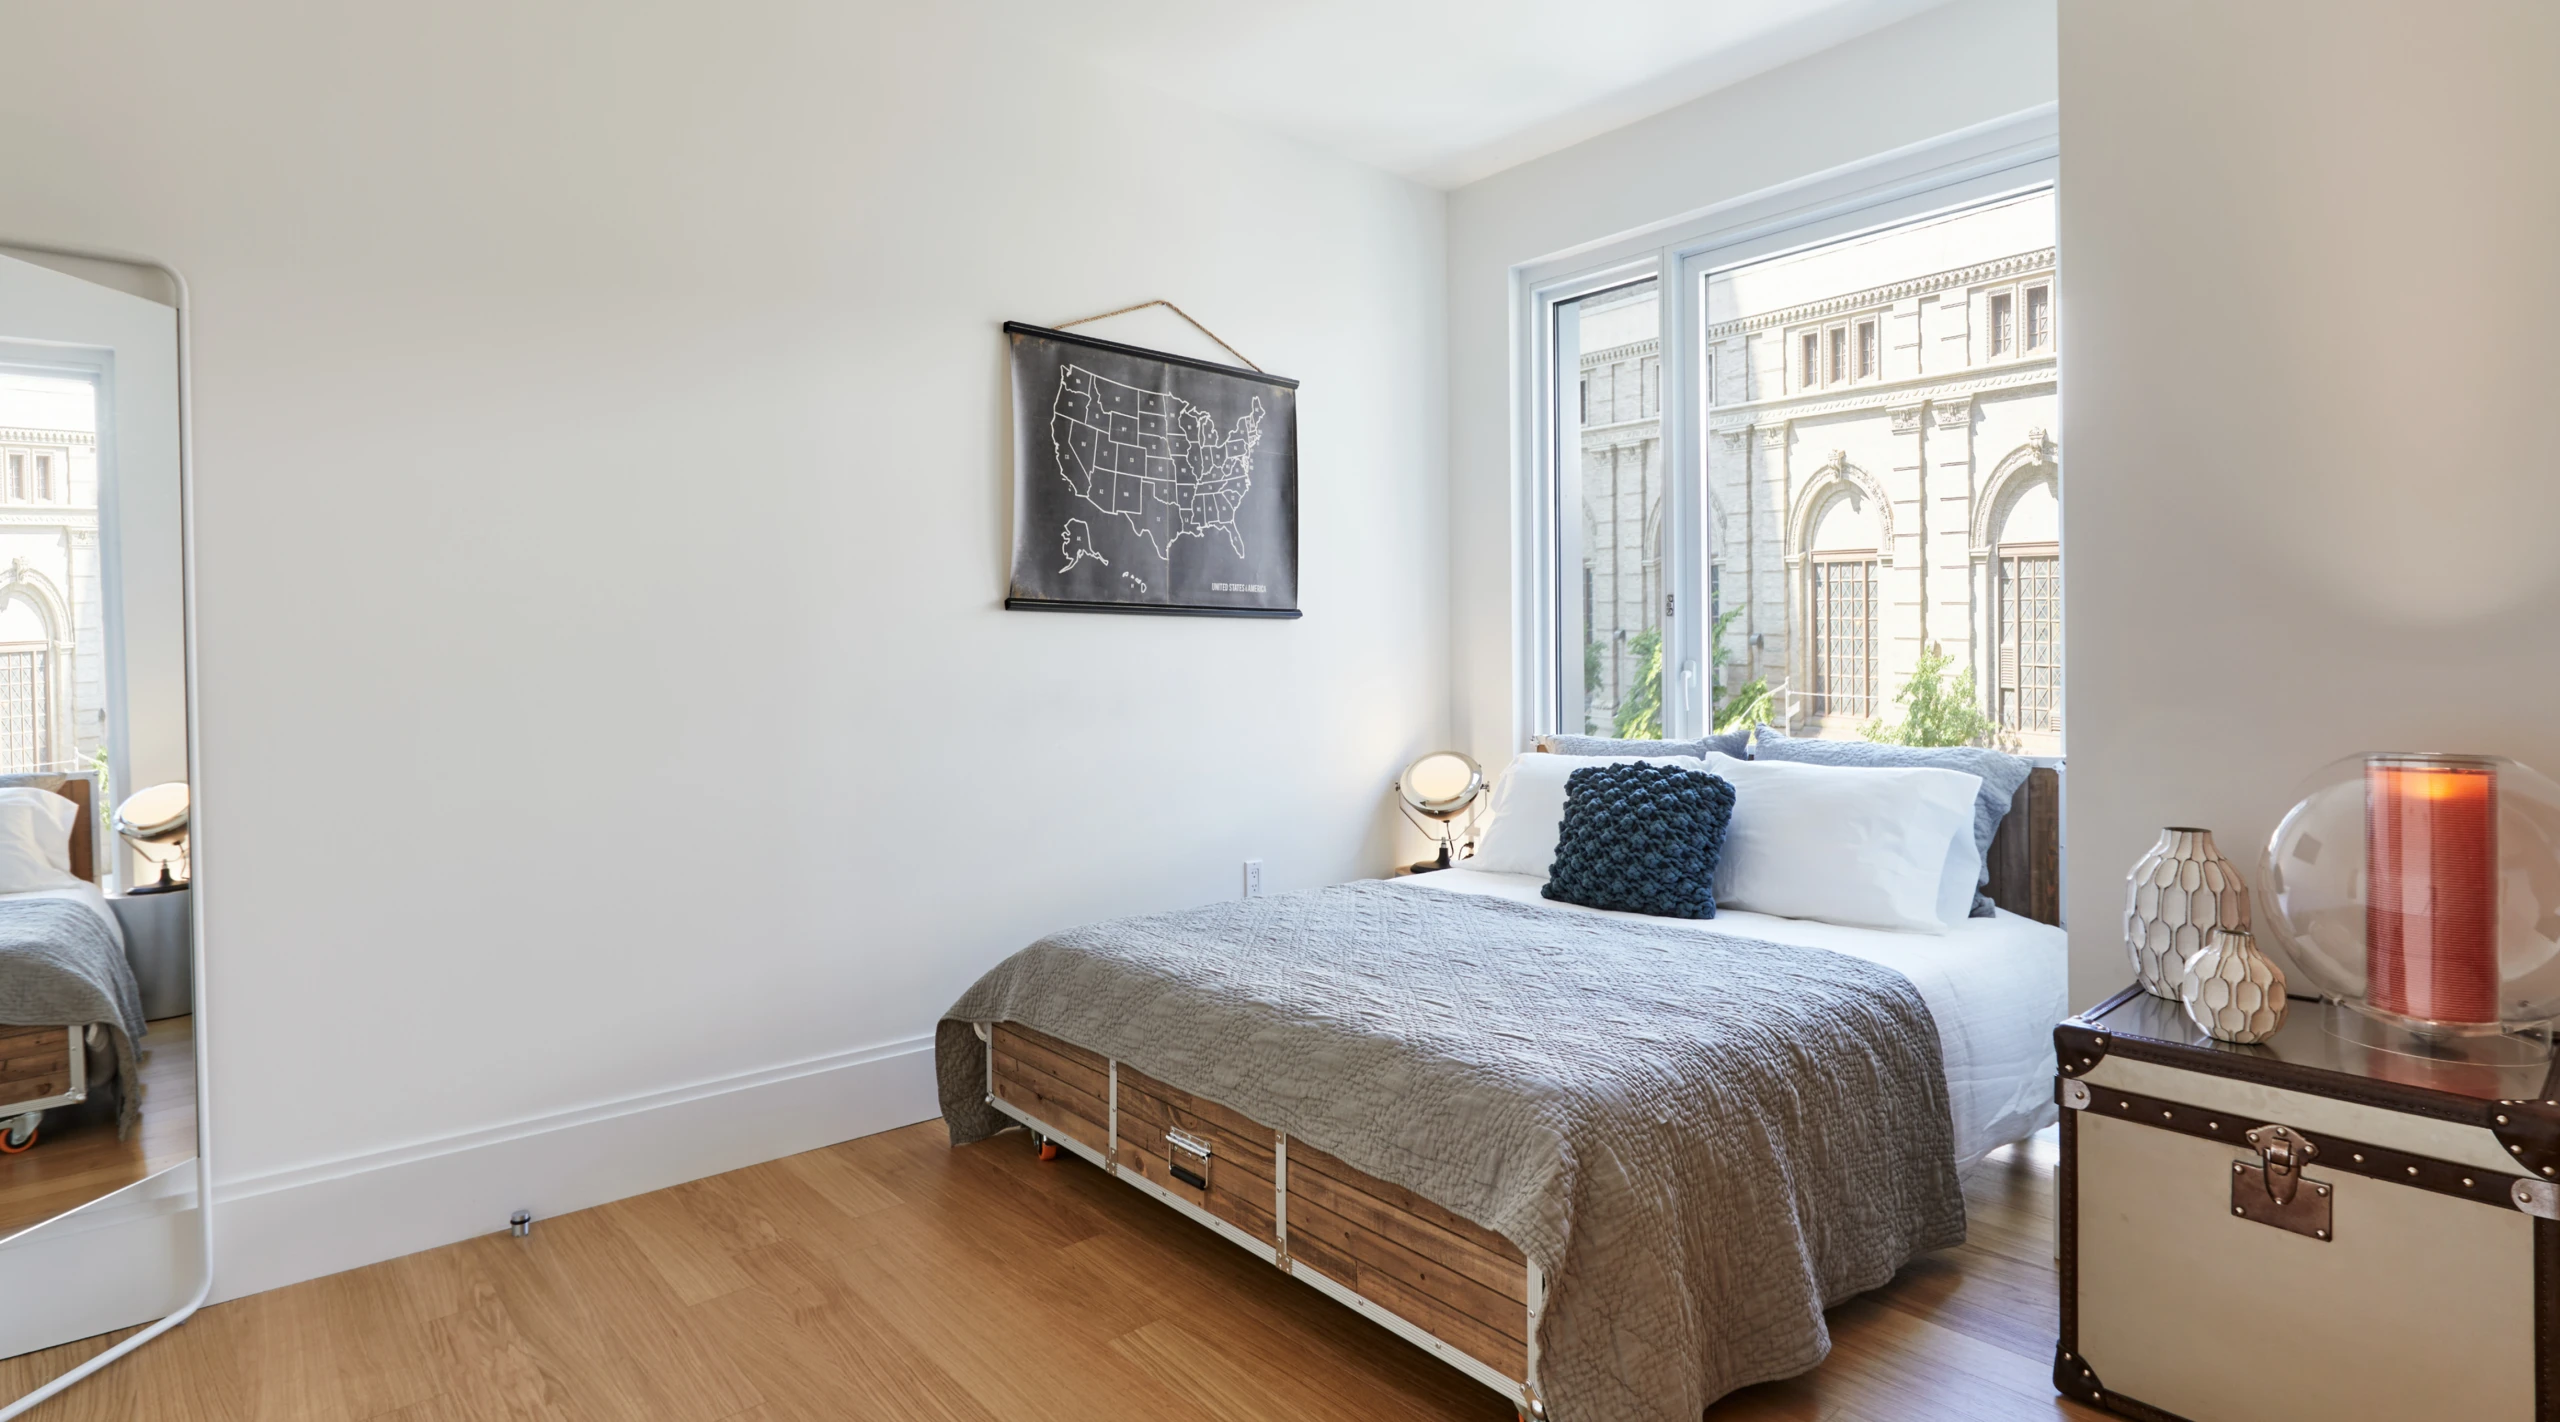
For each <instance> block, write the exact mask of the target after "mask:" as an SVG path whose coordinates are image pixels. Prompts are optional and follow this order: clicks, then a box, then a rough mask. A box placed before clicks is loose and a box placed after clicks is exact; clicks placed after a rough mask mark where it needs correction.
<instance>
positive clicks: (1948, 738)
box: [1861, 642, 1999, 746]
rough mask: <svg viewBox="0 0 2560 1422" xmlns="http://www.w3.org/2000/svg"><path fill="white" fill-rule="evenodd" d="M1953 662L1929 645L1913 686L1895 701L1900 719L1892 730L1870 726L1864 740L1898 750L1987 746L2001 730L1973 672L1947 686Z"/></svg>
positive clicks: (1906, 685) (1879, 721) (1879, 722)
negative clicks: (1984, 704)
mask: <svg viewBox="0 0 2560 1422" xmlns="http://www.w3.org/2000/svg"><path fill="white" fill-rule="evenodd" d="M1954 662H1955V658H1954V657H1952V656H1949V655H1948V654H1947V652H1946V650H1945V649H1944V648H1941V647H1940V646H1938V644H1937V643H1935V642H1932V643H1930V644H1929V646H1928V647H1927V648H1926V649H1925V650H1923V651H1922V652H1921V653H1920V665H1919V666H1917V667H1915V668H1913V669H1912V672H1911V680H1909V681H1908V682H1905V683H1903V687H1902V690H1901V691H1900V692H1899V693H1898V694H1896V695H1895V697H1894V698H1893V702H1894V704H1895V705H1896V706H1899V707H1901V708H1903V710H1902V719H1901V720H1900V721H1899V722H1897V723H1895V724H1893V725H1890V726H1888V725H1886V724H1885V723H1884V721H1883V719H1882V718H1878V719H1876V720H1873V721H1869V722H1868V723H1867V724H1866V726H1865V727H1864V728H1863V730H1862V732H1861V734H1863V735H1865V736H1866V738H1867V739H1868V740H1871V741H1882V742H1884V743H1885V744H1886V745H1895V746H1978V745H1987V744H1989V743H1990V741H1991V738H1992V736H1993V734H1994V733H1995V732H1996V731H1998V729H1999V727H1997V726H1995V725H1994V724H1992V720H1991V718H1990V717H1989V716H1986V715H1984V714H1983V712H1982V706H1981V699H1982V697H1981V692H1980V691H1979V690H1978V689H1977V688H1976V687H1975V686H1974V684H1973V668H1971V667H1967V668H1965V669H1964V671H1963V672H1962V673H1961V674H1959V675H1958V676H1957V677H1956V679H1955V680H1954V681H1953V682H1949V681H1948V680H1947V676H1946V671H1947V668H1948V667H1949V666H1951V665H1953V664H1954Z"/></svg>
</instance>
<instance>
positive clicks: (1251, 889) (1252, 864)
mask: <svg viewBox="0 0 2560 1422" xmlns="http://www.w3.org/2000/svg"><path fill="white" fill-rule="evenodd" d="M1244 896H1245V897H1246V898H1248V899H1258V898H1261V897H1262V861H1261V860H1259V859H1248V860H1246V861H1245V862H1244Z"/></svg>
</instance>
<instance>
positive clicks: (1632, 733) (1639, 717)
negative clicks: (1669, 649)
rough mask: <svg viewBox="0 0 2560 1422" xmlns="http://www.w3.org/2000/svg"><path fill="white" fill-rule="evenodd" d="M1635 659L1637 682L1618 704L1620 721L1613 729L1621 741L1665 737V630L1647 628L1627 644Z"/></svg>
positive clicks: (1656, 739) (1651, 739)
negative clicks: (1663, 636) (1663, 735)
mask: <svg viewBox="0 0 2560 1422" xmlns="http://www.w3.org/2000/svg"><path fill="white" fill-rule="evenodd" d="M1627 650H1628V651H1629V652H1630V653H1632V654H1633V655H1634V656H1635V659H1636V684H1635V685H1634V686H1632V687H1630V688H1628V690H1627V696H1626V699H1625V700H1623V701H1621V702H1619V703H1618V722H1617V727H1616V729H1614V730H1612V731H1611V732H1610V734H1611V735H1613V736H1616V737H1617V738H1618V739H1620V740H1622V741H1658V740H1660V739H1662V629H1661V628H1659V627H1648V628H1646V629H1644V630H1643V631H1641V632H1639V633H1637V634H1636V635H1635V638H1634V640H1632V641H1630V642H1628V643H1627Z"/></svg>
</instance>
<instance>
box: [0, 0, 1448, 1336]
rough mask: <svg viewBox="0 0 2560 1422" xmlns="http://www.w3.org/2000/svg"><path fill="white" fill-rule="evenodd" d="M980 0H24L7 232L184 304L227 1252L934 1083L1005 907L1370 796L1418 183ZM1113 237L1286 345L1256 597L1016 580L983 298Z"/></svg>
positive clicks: (1425, 692) (573, 1198)
mask: <svg viewBox="0 0 2560 1422" xmlns="http://www.w3.org/2000/svg"><path fill="white" fill-rule="evenodd" d="M964 8H965V7H944V9H945V11H946V13H944V14H941V15H935V14H932V13H929V12H928V11H927V9H926V8H925V7H912V6H889V5H884V4H835V3H823V0H769V3H759V4H750V5H743V6H729V7H719V8H709V9H706V8H702V7H628V6H614V5H602V4H578V3H572V2H571V0H545V2H544V3H538V4H534V5H522V4H502V3H496V2H495V0H475V3H467V4H463V5H458V6H427V7H408V8H405V9H401V8H386V7H320V8H316V9H315V8H313V7H309V6H303V5H293V4H286V3H282V0H241V3H235V4H230V5H225V6H222V7H219V8H218V9H205V8H189V7H183V6H178V7H172V6H146V5H139V4H125V3H112V2H111V3H103V4H96V5H82V6H60V7H53V8H50V9H41V10H32V11H27V12H25V13H23V14H18V15H15V16H13V17H12V19H11V22H10V28H11V48H12V51H13V53H16V54H19V55H21V56H24V55H31V54H32V55H40V56H42V57H43V62H41V63H21V64H18V65H14V66H13V68H12V76H13V77H12V79H11V81H10V82H9V83H8V84H7V85H5V86H0V123H5V125H6V129H7V131H8V133H9V134H10V139H9V141H8V143H6V144H5V145H0V191H5V192H6V193H8V194H9V202H8V211H7V214H6V218H5V225H6V227H7V229H8V230H7V231H5V232H0V239H5V238H12V237H14V238H16V239H19V240H28V241H38V242H51V243H64V244H86V245H96V246H103V247H110V248H114V249H119V250H125V251H134V252H142V253H148V254H152V255H154V256H158V257H161V258H163V259H166V260H168V261H170V262H172V263H174V264H176V265H178V266H179V267H180V268H182V269H183V270H185V271H186V272H187V274H188V276H189V277H190V279H191V281H192V282H193V285H194V291H195V295H196V299H197V302H198V320H197V324H196V327H195V366H196V374H197V387H196V397H197V405H196V433H197V437H198V442H199V464H198V477H199V484H198V495H199V502H198V508H197V518H198V529H199V540H200V543H199V550H198V551H199V555H200V566H199V590H200V629H201V645H200V656H201V668H202V686H201V703H202V714H203V727H202V730H203V752H204V755H203V765H202V768H201V776H200V785H199V789H200V797H201V798H200V804H201V806H202V817H203V818H202V824H203V861H202V862H203V872H204V875H205V884H206V895H205V898H204V905H205V908H206V911H207V915H208V920H209V935H210V939H209V951H210V953H211V956H212V962H213V969H212V980H211V982H210V984H209V992H208V994H207V996H208V999H209V1003H210V1007H211V1011H212V1014H213V1016H212V1021H211V1024H210V1036H211V1041H212V1051H213V1059H214V1067H215V1070H216V1073H217V1076H216V1081H215V1087H214V1092H213V1112H214V1122H215V1125H216V1128H217V1130H218V1132H219V1137H220V1156H219V1158H220V1166H221V1176H222V1179H223V1180H224V1182H225V1185H224V1189H223V1194H222V1198H224V1199H225V1200H226V1201H229V1202H230V1203H229V1204H228V1205H227V1206H226V1213H225V1219H226V1223H225V1224H224V1227H223V1236H224V1238H223V1245H222V1249H223V1256H222V1257H223V1260H224V1262H223V1264H222V1282H221V1291H222V1292H223V1293H226V1294H229V1293H237V1292H240V1291H243V1290H245V1289H249V1288H255V1287H264V1286H267V1285H271V1284H274V1283H278V1282H282V1281H284V1280H286V1279H289V1278H292V1277H298V1276H302V1275H307V1274H311V1273H318V1272H325V1271H327V1270H330V1269H335V1268H341V1267H345V1266H347V1265H351V1264H355V1263H359V1262H363V1261H364V1260H366V1259H370V1258H376V1257H383V1256H386V1255H388V1254H392V1253H397V1252H401V1251H403V1250H406V1249H413V1248H417V1247H421V1246H424V1245H428V1244H433V1243H437V1242H440V1241H441V1240H443V1239H450V1238H454V1237H458V1236H459V1235H461V1234H465V1233H472V1232H479V1231H484V1230H488V1229H494V1228H498V1227H501V1226H502V1225H503V1222H504V1219H505V1214H506V1211H507V1210H508V1209H509V1208H511V1207H513V1206H515V1205H520V1204H521V1205H530V1206H532V1207H534V1208H535V1209H536V1210H537V1211H541V1212H550V1211H556V1210H559V1209H565V1208H571V1207H574V1206H577V1205H582V1204H587V1203H592V1202H594V1201H596V1200H601V1199H605V1198H610V1197H612V1196H614V1195H618V1194H623V1193H628V1192H630V1191H633V1190H638V1189H644V1188H650V1187H652V1186H655V1185H658V1184H663V1183H667V1182H668V1181H671V1180H675V1179H682V1178H685V1177H686V1176H689V1175H694V1174H700V1173H704V1172H706V1171H708V1170H714V1169H719V1168H724V1167H725V1166H728V1165H734V1164H740V1163H744V1162H746V1161H749V1160H754V1159H758V1158H762V1157H765V1156H770V1155H773V1154H778V1153H781V1152H783V1151H787V1150H795V1149H802V1148H805V1147H807V1146H810V1145H815V1144H818V1143H820V1142H822V1141H824V1140H828V1139H834V1138H838V1137H840V1136H842V1135H845V1134H850V1133H852V1132H854V1131H857V1130H863V1129H874V1128H878V1127H881V1126H886V1125H890V1124H894V1123H897V1122H902V1121H912V1120H916V1119H919V1118H921V1117H923V1116H925V1115H927V1114H929V1112H930V1111H931V1109H932V1107H931V1103H930V1100H929V1095H928V1080H929V1078H928V1073H927V1071H926V1070H925V1063H926V1058H925V1056H924V1054H923V1052H922V1047H921V1044H922V1041H923V1038H924V1035H925V1034H927V1033H928V1032H929V1031H930V1029H931V1027H932V1024H933V1021H934V1018H935V1015H936V1014H937V1013H938V1011H939V1010H940V1009H941V1008H942V1007H944V1006H945V1005H946V1004H947V1003H948V1002H949V1001H950V1000H951V999H952V998H953V997H954V996H956V995H957V994H958V993H959V991H960V990H961V988H962V987H964V986H965V985H966V984H967V983H968V981H969V980H970V979H971V978H972V977H973V976H975V975H976V974H977V973H978V972H979V971H981V970H982V969H984V968H985V967H986V966H988V965H989V964H991V963H993V962H994V961H995V960H996V959H998V958H999V957H1001V956H1002V955H1004V954H1005V953H1008V952H1010V951H1012V950H1013V949H1015V948H1017V947H1019V946H1021V945H1022V944H1024V943H1025V942H1027V941H1029V940H1030V939H1032V938H1033V937H1035V936H1037V935H1039V934H1040V933H1042V932H1044V931H1047V930H1050V929H1053V928H1058V927H1062V926H1065V925H1067V924H1071V923H1074V922H1078V921H1082V920H1089V919H1092V918H1096V917H1100V916H1104V915H1109V914H1119V913H1131V912H1138V911H1145V910H1154V909H1161V908H1167V907H1172V906H1176V905H1183V904H1190V903H1196V902H1200V901H1204V900H1209V899H1215V898H1220V897H1225V896H1230V895H1232V894H1234V893H1235V892H1236V891H1237V886H1238V874H1239V871H1238V863H1239V861H1240V860H1242V859H1243V858H1245V857H1247V856H1257V857H1260V858H1262V859H1263V860H1264V861H1265V863H1266V865H1267V872H1268V874H1269V877H1270V881H1271V883H1272V885H1273V886H1274V888H1275V889H1288V888H1294V887H1298V886H1303V885H1312V884H1318V883H1324V882H1328V881H1333V880H1339V879H1343V878H1347V877H1353V876H1357V875H1361V874H1374V873H1377V872H1381V871H1382V870H1384V869H1385V868H1386V866H1387V865H1388V863H1389V862H1390V860H1391V857H1392V855H1393V854H1394V853H1395V852H1399V851H1403V850H1406V849H1408V848H1409V847H1410V846H1409V843H1408V842H1407V841H1405V840H1403V839H1401V838H1400V837H1399V831H1398V828H1397V821H1396V820H1395V818H1394V816H1393V815H1392V813H1391V811H1390V809H1389V807H1388V804H1387V799H1386V794H1387V785H1388V781H1389V779H1390V777H1391V776H1392V775H1393V774H1394V772H1395V770H1396V769H1397V767H1398V766H1400V765H1401V764H1402V763H1403V762H1404V760H1405V759H1406V758H1408V757H1409V756H1410V755H1412V754H1414V753H1416V752H1417V751H1419V750H1422V749H1424V748H1427V747H1429V746H1432V745H1435V744H1438V743H1440V742H1441V741H1442V740H1443V739H1444V737H1445V735H1446V733H1447V707H1448V705H1449V688H1448V681H1447V675H1446V661H1445V655H1444V651H1443V647H1442V641H1443V636H1442V634H1443V629H1444V628H1445V627H1446V626H1447V625H1448V613H1447V608H1448V581H1447V576H1446V568H1447V548H1446V539H1447V536H1448V528H1449V522H1448V510H1447V507H1446V496H1445V476H1444V465H1443V453H1444V445H1443V439H1444V430H1445V415H1446V408H1445V394H1444V389H1443V374H1442V371H1443V367H1442V361H1443V353H1444V350H1445V346H1444V344H1443V342H1444V336H1445V328H1444V324H1443V320H1442V301H1443V297H1444V293H1445V291H1446V287H1445V285H1444V280H1443V266H1442V263H1443V251H1444V243H1443V199H1442V198H1441V197H1440V195H1438V194H1436V193H1434V192H1431V191H1428V190H1426V189H1422V188H1419V187H1416V186H1413V185H1410V184H1407V183H1404V182H1400V181H1398V180H1395V179H1392V178H1389V177H1386V176H1384V175H1381V174H1379V173H1377V172H1374V171H1371V170H1367V169H1364V168H1359V167H1356V166H1353V165H1350V164H1347V163H1343V162H1340V161H1336V160H1332V159H1328V158H1324V157H1320V156H1317V155H1315V154H1313V153H1311V152H1309V151H1306V150H1303V149H1300V148H1296V147H1293V146H1291V145H1289V144H1287V143H1283V142H1279V141H1275V140H1272V139H1269V138H1265V137H1260V136H1257V135H1254V134H1251V133H1247V132H1244V131H1241V130H1239V129H1237V128H1235V127H1233V126H1231V125H1227V124H1225V123H1222V122H1220V121H1217V120H1215V119H1212V118H1209V117H1207V116H1205V115H1202V114H1199V113H1194V112H1188V111H1183V110H1180V109H1176V108H1170V107H1168V106H1166V105H1163V104H1161V103H1158V102H1155V101H1152V100H1150V99H1148V98H1147V97H1146V96H1144V95H1141V94H1137V93H1133V92H1125V91H1116V90H1114V89H1108V88H1103V87H1098V86H1096V85H1094V84H1092V83H1089V82H1087V81H1084V80H1082V79H1080V78H1078V77H1077V75H1076V74H1075V73H1074V72H1073V71H1072V69H1071V68H1069V67H1065V66H1059V65H1055V64H1053V63H1051V62H1049V60H1048V59H1047V57H1046V56H1043V55H1041V54H1038V53H1034V52H1028V51H1026V50H1024V49H1023V48H1021V47H1019V46H1018V45H1017V44H1016V43H1015V42H1014V41H1012V40H1011V39H1009V38H1008V37H1006V36H1004V35H1002V34H1000V33H992V32H985V31H978V30H973V29H971V28H970V25H971V24H972V21H971V20H970V19H968V18H967V16H966V15H964V14H961V13H956V12H958V11H960V10H962V9H964ZM1157 296H1163V297H1169V298H1172V299H1174V300H1176V301H1178V302H1180V303H1182V304H1183V305H1184V306H1185V307H1186V308H1188V309H1189V310H1191V311H1192V312H1193V313H1194V314H1196V315H1199V316H1200V317H1202V318H1203V319H1205V320H1207V321H1208V322H1209V323H1210V324H1211V325H1213V326H1215V327H1217V328H1218V329H1219V331H1220V332H1221V333H1222V334H1223V335H1225V336H1227V337H1228V338H1229V339H1231V340H1233V341H1234V342H1235V343H1236V344H1237V345H1239V346H1240V347H1242V348H1243V349H1244V351H1245V352H1246V353H1247V354H1248V355H1250V356H1252V357H1253V358H1254V359H1255V360H1257V361H1260V362H1261V363H1263V364H1264V365H1265V366H1267V367H1269V368H1271V369H1273V370H1276V371H1279V372H1282V373H1285V374H1289V375H1294V376H1298V377H1301V378H1302V379H1303V380H1304V381H1305V385H1304V387H1303V389H1302V392H1301V401H1300V410H1301V429H1300V442H1301V450H1302V459H1301V474H1302V489H1303V495H1302V518H1303V530H1304V532H1303V547H1304V565H1303V570H1302V586H1303V589H1304V606H1305V609H1306V614H1307V615H1306V617H1305V619H1304V620H1303V621H1299V622H1252V621H1229V620H1205V619H1204V620H1195V619H1179V618H1140V617H1080V616H1059V615H1042V614H1023V613H1013V614H1009V613H1006V612H1003V611H1001V610H1000V609H999V606H998V603H999V599H1000V598H1001V596H1002V593H1003V590H1004V582H1005V568H1006V521H1007V518H1008V510H1009V497H1008V492H1007V489H1008V485H1007V480H1008V477H1009V475H1008V471H1007V468H1006V460H1007V455H1006V449H1007V444H1006V439H1005V426H1004V421H1005V410H1006V396H1005V385H1004V380H1005V366H1004V361H1003V345H1002V342H1001V339H1000V337H999V334H998V332H997V323H999V322H1000V321H1002V320H1004V319H1006V318H1023V319H1029V320H1035V321H1057V320H1061V319H1065V318H1068V317H1072V316H1078V315H1083V314H1086V313H1088V312H1092V311H1098V310H1102V309H1106V308H1109V307H1114V306H1119V305H1123V304H1126V303H1129V302H1132V301H1138V300H1143V299H1145V298H1149V297H1157ZM1105 333H1106V334H1112V335H1115V336H1121V337H1124V338H1129V339H1137V340H1142V341H1145V340H1159V339H1161V340H1165V341H1168V342H1182V341H1186V340H1187V338H1183V337H1178V336H1174V335H1170V334H1167V333H1166V332H1165V331H1164V330H1163V329H1162V328H1160V327H1151V326H1147V325H1145V324H1127V323H1123V324H1121V325H1120V326H1118V327H1117V328H1116V329H1115V328H1105ZM1182 348H1185V349H1201V348H1202V347H1201V346H1200V344H1199V343H1197V342H1196V341H1190V342H1189V343H1188V344H1184V345H1183V346H1182ZM731 1087H739V1088H744V1089H741V1090H734V1091H732V1090H728V1088H731Z"/></svg>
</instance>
